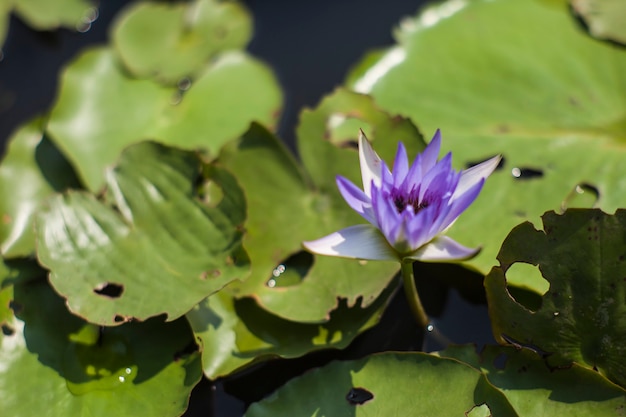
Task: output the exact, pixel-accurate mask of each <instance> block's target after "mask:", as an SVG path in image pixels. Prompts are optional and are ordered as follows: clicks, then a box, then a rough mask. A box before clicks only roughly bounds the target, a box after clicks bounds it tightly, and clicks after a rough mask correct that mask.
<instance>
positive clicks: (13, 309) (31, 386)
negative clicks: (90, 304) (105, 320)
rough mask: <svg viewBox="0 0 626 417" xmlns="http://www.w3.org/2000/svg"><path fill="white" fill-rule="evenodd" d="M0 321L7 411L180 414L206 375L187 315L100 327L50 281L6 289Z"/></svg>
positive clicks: (20, 416) (27, 415)
mask: <svg viewBox="0 0 626 417" xmlns="http://www.w3.org/2000/svg"><path fill="white" fill-rule="evenodd" d="M0 321H1V322H2V333H0V342H1V343H0V363H2V367H0V395H1V396H2V411H3V414H4V415H7V416H9V415H10V416H12V417H31V416H34V415H42V416H44V415H46V416H48V415H49V416H78V417H80V416H84V417H87V416H89V417H99V416H102V417H104V416H111V415H115V416H120V417H124V416H143V415H149V416H163V417H171V416H178V415H181V414H182V413H183V412H184V411H185V409H186V407H187V402H188V399H189V394H190V392H191V389H192V388H193V387H194V385H195V384H196V383H197V382H198V381H199V379H200V377H201V375H202V371H201V367H200V355H199V354H198V353H197V352H193V353H191V354H184V353H183V352H185V351H186V348H187V347H188V345H193V338H192V335H191V332H190V331H189V326H188V325H187V323H186V322H185V320H183V319H180V320H177V321H175V322H172V323H163V322H162V321H159V320H156V319H152V320H148V321H147V322H145V323H128V324H125V325H123V326H120V327H115V328H99V327H98V326H94V325H92V324H89V323H86V322H84V321H82V320H81V319H79V318H78V317H76V316H73V315H71V314H69V312H68V311H67V309H66V308H65V305H64V303H63V299H61V298H60V297H59V296H58V295H56V294H55V293H54V291H53V290H52V289H51V288H50V287H49V285H48V284H47V283H46V282H45V281H39V282H35V283H30V284H25V285H17V286H9V287H6V288H4V289H3V290H2V291H0ZM35 394H36V395H35ZM33 395H35V397H33Z"/></svg>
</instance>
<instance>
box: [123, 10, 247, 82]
mask: <svg viewBox="0 0 626 417" xmlns="http://www.w3.org/2000/svg"><path fill="white" fill-rule="evenodd" d="M251 34H252V22H251V18H250V16H249V15H248V13H247V12H246V10H245V9H244V8H243V7H242V6H241V5H239V4H237V3H234V2H225V1H218V0H196V1H194V2H191V3H176V4H164V3H137V4H135V5H134V6H132V7H130V8H129V9H128V10H126V11H125V12H124V13H123V14H122V15H121V17H120V18H119V20H118V21H117V22H116V23H115V25H114V28H113V31H112V38H113V42H114V44H115V47H116V49H117V51H118V52H119V54H120V56H121V57H122V60H123V61H124V64H125V65H126V66H127V67H128V68H129V69H130V70H131V71H132V73H133V74H134V75H136V76H139V77H153V76H154V77H156V78H158V79H161V80H164V81H166V82H171V83H176V82H179V81H180V80H181V79H183V78H184V77H190V76H193V75H194V74H195V73H196V72H197V71H198V70H200V69H201V68H202V67H203V66H204V65H205V64H206V63H207V62H208V61H209V59H210V58H211V57H213V56H214V55H216V54H218V53H219V52H222V51H224V50H229V49H241V48H243V47H245V45H246V44H247V43H248V41H249V40H250V36H251Z"/></svg>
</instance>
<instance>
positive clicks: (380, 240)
mask: <svg viewBox="0 0 626 417" xmlns="http://www.w3.org/2000/svg"><path fill="white" fill-rule="evenodd" d="M302 244H303V245H304V247H305V248H306V249H308V250H309V251H311V252H313V253H316V254H318V255H328V256H339V257H342V258H352V259H368V260H372V261H398V254H397V253H396V252H395V251H394V250H393V249H392V248H391V246H389V244H388V243H387V241H386V240H385V238H384V237H383V235H382V234H380V231H379V230H378V229H376V228H375V227H373V226H371V225H369V224H359V225H357V226H351V227H347V228H345V229H342V230H340V231H338V232H335V233H332V234H330V235H328V236H326V237H323V238H321V239H317V240H313V241H309V242H303V243H302Z"/></svg>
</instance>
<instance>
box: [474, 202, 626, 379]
mask: <svg viewBox="0 0 626 417" xmlns="http://www.w3.org/2000/svg"><path fill="white" fill-rule="evenodd" d="M542 219H543V230H536V229H535V228H534V227H533V225H532V224H531V223H528V222H526V223H522V224H521V225H519V226H517V227H516V228H515V229H513V230H512V231H511V233H510V234H509V236H508V237H507V238H506V240H505V241H504V243H503V245H502V249H501V250H500V254H499V255H498V259H499V261H500V266H499V267H494V268H493V269H492V270H491V272H490V273H489V275H488V276H487V278H486V280H485V287H486V289H487V297H488V301H489V313H490V314H489V315H490V317H491V320H492V325H493V331H494V335H495V336H496V338H497V339H498V341H500V342H501V343H513V344H516V345H520V346H527V347H529V348H531V349H534V350H536V351H537V352H539V353H541V354H542V355H544V356H546V357H547V362H548V363H549V364H550V366H553V367H558V366H563V365H568V364H569V363H571V362H572V361H575V362H577V363H580V364H583V365H586V366H588V367H589V368H594V369H598V370H599V371H600V372H601V373H602V374H604V375H606V376H607V377H608V378H609V379H611V380H613V381H616V382H617V383H619V384H620V385H622V386H626V362H625V361H624V357H625V355H626V278H624V277H626V242H625V241H624V230H625V229H626V211H624V210H618V211H617V212H616V214H615V215H608V214H605V213H603V212H601V211H600V210H582V209H575V210H568V211H566V212H565V213H564V214H562V215H557V214H555V213H554V212H548V213H546V214H544V216H543V218H542ZM518 262H523V263H527V264H531V265H536V266H537V267H538V268H539V271H540V272H541V274H542V275H543V277H544V278H545V279H546V280H547V281H548V282H549V284H550V288H549V290H548V292H547V293H546V294H544V295H543V297H542V300H541V301H542V303H541V306H540V307H539V308H538V309H537V310H536V311H532V310H530V309H528V308H527V307H525V306H523V305H521V304H519V303H518V302H516V301H515V299H513V298H512V297H511V295H510V294H509V293H508V292H507V287H506V284H507V283H506V274H507V270H508V269H509V268H510V267H511V266H512V265H514V264H515V263H518Z"/></svg>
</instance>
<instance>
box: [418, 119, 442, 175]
mask: <svg viewBox="0 0 626 417" xmlns="http://www.w3.org/2000/svg"><path fill="white" fill-rule="evenodd" d="M440 148H441V131H440V130H439V129H437V131H436V132H435V135H434V136H433V138H432V139H431V140H430V143H429V144H428V146H427V147H426V149H424V152H422V164H421V165H422V172H426V171H428V170H430V169H431V168H432V167H434V166H435V163H436V162H437V157H438V156H439V149H440Z"/></svg>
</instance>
